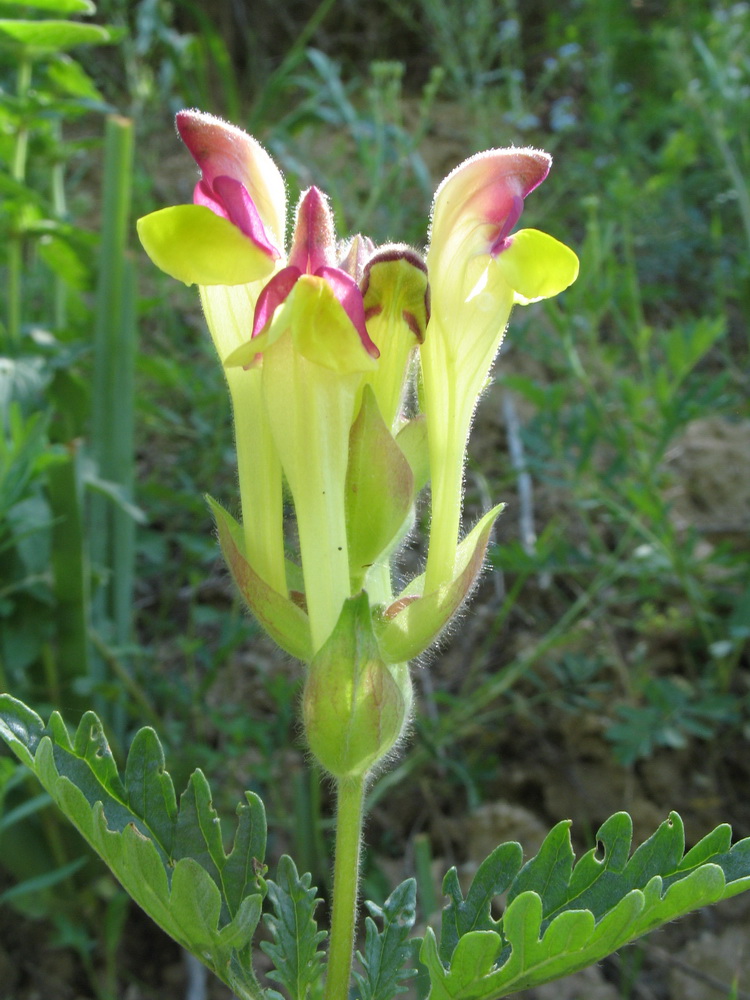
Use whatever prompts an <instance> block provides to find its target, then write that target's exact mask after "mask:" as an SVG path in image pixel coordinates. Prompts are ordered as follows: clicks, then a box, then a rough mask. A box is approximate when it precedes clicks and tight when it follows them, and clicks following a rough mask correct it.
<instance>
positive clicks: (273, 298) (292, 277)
mask: <svg viewBox="0 0 750 1000" xmlns="http://www.w3.org/2000/svg"><path fill="white" fill-rule="evenodd" d="M300 274H301V272H300V269H299V268H298V267H292V266H289V267H285V268H282V270H281V271H278V272H277V273H276V274H274V276H273V277H272V278H271V280H270V281H269V282H268V284H267V285H266V286H265V287H264V289H263V291H262V292H261V293H260V295H259V296H258V301H257V302H256V304H255V316H254V317H253V332H252V336H253V337H257V336H258V334H259V333H262V332H263V331H264V330H265V328H266V327H267V326H268V324H269V323H270V322H271V319H272V317H273V314H274V313H275V312H276V310H277V309H278V307H279V306H280V305H281V303H282V302H283V301H284V300H285V299H286V297H287V296H288V295H289V293H290V292H291V290H292V289H293V288H294V286H295V285H296V283H297V281H298V279H299V277H300Z"/></svg>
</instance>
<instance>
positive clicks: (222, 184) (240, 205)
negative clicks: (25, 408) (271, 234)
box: [209, 177, 281, 260]
mask: <svg viewBox="0 0 750 1000" xmlns="http://www.w3.org/2000/svg"><path fill="white" fill-rule="evenodd" d="M213 189H214V191H215V192H216V194H217V195H218V196H219V198H220V199H221V201H222V203H223V204H224V206H225V208H226V210H227V213H228V216H227V217H228V218H229V221H230V222H233V223H234V224H235V226H237V228H238V229H240V230H241V231H242V232H243V233H244V234H245V236H247V237H248V238H249V239H251V240H252V241H253V243H254V244H255V245H256V246H257V247H260V249H261V250H263V251H265V253H267V254H268V256H269V257H271V258H272V259H273V260H276V259H277V258H278V257H280V256H281V255H280V253H279V251H278V250H277V249H276V247H275V246H274V245H273V243H272V242H271V241H270V240H269V238H268V234H267V233H266V230H265V227H264V226H263V222H262V221H261V218H260V215H258V209H257V208H256V207H255V202H254V201H253V199H252V198H251V197H250V195H249V194H248V193H247V188H246V187H245V185H244V184H242V183H241V182H240V181H236V180H235V179H234V178H233V177H217V178H216V179H215V180H214V183H213ZM209 207H211V206H209Z"/></svg>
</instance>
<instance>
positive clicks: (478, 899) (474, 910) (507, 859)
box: [440, 842, 523, 962]
mask: <svg viewBox="0 0 750 1000" xmlns="http://www.w3.org/2000/svg"><path fill="white" fill-rule="evenodd" d="M522 861H523V851H522V850H521V845H520V844H516V843H514V842H510V843H507V844H500V846H499V847H496V848H495V850H494V851H493V852H492V854H490V856H489V857H488V858H486V859H485V860H484V861H483V862H482V864H481V865H480V866H479V868H478V870H477V873H476V875H475V876H474V879H473V881H472V883H471V887H470V888H469V892H468V894H467V896H466V900H464V898H463V893H462V892H461V886H460V885H459V881H458V873H457V872H456V869H455V868H451V869H450V871H449V872H448V873H447V875H446V876H445V878H444V879H443V892H444V893H445V895H446V896H448V897H449V898H450V903H448V905H447V906H446V907H445V908H444V910H443V920H442V927H441V933H440V956H441V958H442V959H443V961H445V962H448V961H450V957H451V955H452V954H453V951H454V949H455V947H456V945H457V944H458V942H459V940H460V938H462V937H463V936H464V935H465V934H468V933H469V932H470V931H476V930H494V929H495V928H497V926H498V922H497V921H495V920H493V918H492V916H491V914H490V907H491V906H492V900H493V899H494V898H495V896H498V895H500V893H501V892H505V890H506V889H507V888H508V886H509V885H510V884H511V882H512V881H513V879H514V877H515V875H516V873H517V872H518V870H519V868H520V867H521V862H522Z"/></svg>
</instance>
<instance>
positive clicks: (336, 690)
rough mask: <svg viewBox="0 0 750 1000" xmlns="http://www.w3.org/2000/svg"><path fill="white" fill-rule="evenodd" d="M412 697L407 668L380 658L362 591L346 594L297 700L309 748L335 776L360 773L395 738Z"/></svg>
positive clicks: (403, 724) (355, 775)
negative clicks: (348, 595) (299, 702)
mask: <svg viewBox="0 0 750 1000" xmlns="http://www.w3.org/2000/svg"><path fill="white" fill-rule="evenodd" d="M411 702H412V688H411V681H410V679H409V675H408V669H406V668H401V667H400V665H399V667H396V668H394V667H389V666H388V665H386V664H385V663H384V662H383V660H382V659H381V657H380V654H379V651H378V645H377V641H376V639H375V636H374V634H373V631H372V622H371V617H370V606H369V601H368V598H367V594H366V593H364V592H362V593H360V594H358V595H357V596H356V597H352V598H350V599H349V600H347V601H346V602H345V603H344V606H343V608H342V610H341V615H340V617H339V620H338V622H337V624H336V627H335V628H334V630H333V632H332V634H331V635H330V636H329V638H328V640H327V641H326V642H325V643H324V645H323V646H322V647H321V649H320V650H319V651H318V653H316V655H315V656H314V657H313V659H312V662H311V663H310V668H309V671H308V675H307V682H306V684H305V690H304V695H303V700H302V708H303V718H304V726H305V736H306V737H307V741H308V744H309V746H310V750H311V751H312V753H313V754H314V756H315V757H316V759H317V760H318V761H319V763H320V764H321V765H322V766H323V767H324V768H325V769H326V770H327V771H328V772H329V773H330V774H332V775H333V776H334V777H335V778H339V779H341V778H353V777H362V776H364V775H365V774H367V772H368V771H370V770H371V769H372V767H373V766H374V765H376V764H377V763H378V761H380V760H382V759H383V758H384V757H385V756H386V755H387V754H388V753H389V751H390V750H392V749H393V747H394V745H395V744H396V743H397V742H398V739H399V737H400V736H401V733H402V731H403V729H404V726H405V724H406V722H407V719H408V717H409V712H410V709H411Z"/></svg>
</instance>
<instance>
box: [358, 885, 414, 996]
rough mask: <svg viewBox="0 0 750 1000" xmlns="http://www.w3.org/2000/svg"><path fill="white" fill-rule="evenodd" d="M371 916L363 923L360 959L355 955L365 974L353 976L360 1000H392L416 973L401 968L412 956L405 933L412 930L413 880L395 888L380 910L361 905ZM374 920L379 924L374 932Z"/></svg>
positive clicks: (378, 907)
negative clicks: (406, 980) (363, 931)
mask: <svg viewBox="0 0 750 1000" xmlns="http://www.w3.org/2000/svg"><path fill="white" fill-rule="evenodd" d="M365 905H366V906H367V909H368V910H369V911H370V914H371V916H369V917H367V919H366V920H365V951H364V955H363V954H362V953H361V952H359V951H358V952H357V958H358V959H359V960H360V962H361V963H362V967H363V968H364V970H365V974H364V975H362V973H360V972H355V973H354V978H355V979H356V981H357V985H358V986H359V997H360V1000H392V998H393V997H395V996H396V995H397V994H399V993H405V992H406V987H405V986H403V985H402V983H403V981H404V980H405V979H409V978H410V977H411V976H413V975H414V974H415V972H416V970H415V969H413V968H404V966H405V965H406V963H407V961H408V960H409V959H410V958H411V957H412V954H413V952H414V943H415V942H413V941H410V940H409V931H410V930H411V929H412V927H413V926H414V920H415V918H416V907H417V883H416V880H415V879H413V878H410V879H407V880H406V881H405V882H402V883H401V885H399V886H397V887H396V888H395V889H394V890H393V892H392V893H391V895H390V896H389V897H388V899H386V901H385V903H384V904H383V906H382V907H380V906H377V905H376V904H375V903H372V902H370V901H369V900H368V901H367V902H366V904H365ZM373 917H375V918H377V919H378V920H381V921H382V923H383V929H382V931H379V930H378V927H377V924H376V923H375V920H373V919H372V918H373Z"/></svg>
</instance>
